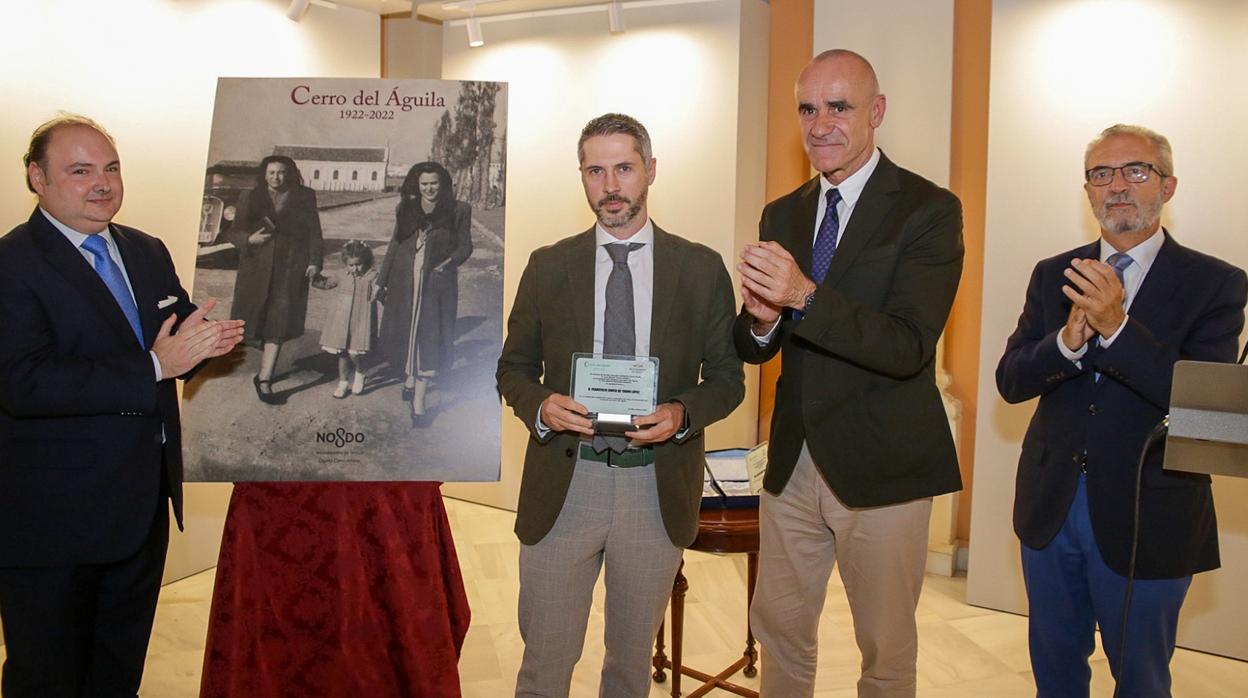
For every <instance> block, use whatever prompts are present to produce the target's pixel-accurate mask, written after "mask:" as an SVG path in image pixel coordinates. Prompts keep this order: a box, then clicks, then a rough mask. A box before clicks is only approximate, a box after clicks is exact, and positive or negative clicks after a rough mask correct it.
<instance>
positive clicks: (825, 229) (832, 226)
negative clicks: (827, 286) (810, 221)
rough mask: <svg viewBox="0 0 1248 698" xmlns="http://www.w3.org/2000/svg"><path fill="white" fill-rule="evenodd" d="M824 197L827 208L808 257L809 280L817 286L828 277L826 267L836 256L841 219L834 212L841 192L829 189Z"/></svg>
mask: <svg viewBox="0 0 1248 698" xmlns="http://www.w3.org/2000/svg"><path fill="white" fill-rule="evenodd" d="M824 196H826V197H827V199H828V206H827V209H826V210H824V212H823V221H822V222H820V223H819V234H818V235H816V236H815V247H814V250H812V252H811V255H810V278H811V279H812V280H813V281H814V282H815V283H817V284H821V283H823V279H824V277H826V276H827V275H828V267H829V266H830V265H831V264H832V257H833V256H835V255H836V242H837V240H836V236H837V234H838V233H839V232H840V227H841V218H840V216H839V215H838V214H837V212H836V205H837V204H838V203H840V201H841V192H840V191H838V190H836V189H829V190H828V193H827V194H825V195H824Z"/></svg>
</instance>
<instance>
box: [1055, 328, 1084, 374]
mask: <svg viewBox="0 0 1248 698" xmlns="http://www.w3.org/2000/svg"><path fill="white" fill-rule="evenodd" d="M1057 350H1058V351H1060V352H1062V356H1065V357H1066V358H1067V359H1069V360H1070V361H1073V362H1074V364H1075V365H1076V366H1079V368H1083V366H1081V365H1080V363H1079V360H1080V359H1082V358H1083V355H1084V354H1086V353H1088V345H1087V344H1084V345H1083V346H1081V347H1079V351H1072V350H1071V349H1068V348H1067V347H1066V343H1065V342H1063V341H1062V333H1061V332H1058V333H1057Z"/></svg>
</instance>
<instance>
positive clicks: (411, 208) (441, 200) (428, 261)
mask: <svg viewBox="0 0 1248 698" xmlns="http://www.w3.org/2000/svg"><path fill="white" fill-rule="evenodd" d="M394 217H395V225H394V235H393V236H392V237H391V238H390V246H389V248H388V249H387V252H386V256H385V259H383V260H382V263H381V271H380V272H379V273H378V276H377V285H378V286H379V287H380V289H381V292H382V294H383V296H382V297H383V298H384V302H385V313H384V314H383V315H382V318H381V336H380V340H379V341H380V345H381V348H382V351H383V352H385V353H386V356H387V357H388V359H389V362H390V367H391V369H392V370H394V371H395V372H396V373H400V372H401V373H402V375H403V392H402V397H403V399H404V400H405V401H407V402H408V403H409V404H410V405H411V413H412V426H421V425H422V424H423V423H424V414H425V393H426V391H427V389H428V381H429V379H431V378H433V377H434V376H436V375H437V373H438V371H441V370H444V369H448V368H450V366H451V363H452V361H453V358H452V356H451V351H452V347H453V346H454V343H455V318H456V314H457V312H458V308H457V306H458V304H459V272H458V269H459V265H461V264H463V263H464V260H466V259H468V257H469V255H471V254H472V234H471V226H472V207H471V206H470V205H469V204H467V203H465V202H462V201H456V200H455V193H454V190H453V187H452V184H451V175H450V173H448V172H447V171H446V168H444V167H442V166H441V165H439V164H438V163H436V162H422V163H419V164H417V165H413V166H412V169H411V170H409V171H408V173H407V177H405V178H404V179H403V185H402V186H401V187H400V188H399V205H398V208H397V209H396V210H395V216H394Z"/></svg>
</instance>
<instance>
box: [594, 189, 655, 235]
mask: <svg viewBox="0 0 1248 698" xmlns="http://www.w3.org/2000/svg"><path fill="white" fill-rule="evenodd" d="M648 195H649V190H647V189H643V190H642V192H641V194H640V195H638V197H637V201H635V202H634V201H632V200H631V199H626V198H624V197H623V196H620V195H619V194H608V195H606V196H604V197H602V198H601V199H599V200H598V203H596V204H592V205H590V208H592V209H593V210H594V215H595V216H597V217H598V222H599V223H601V224H602V227H604V228H607V229H611V228H623V227H624V226H626V225H628V224H629V222H631V221H632V220H633V219H634V218H636V217H637V214H638V213H641V209H642V208H643V207H644V206H645V205H646V197H647V196H648ZM613 201H619V202H621V203H624V204H627V205H628V208H625V209H622V210H620V212H619V213H611V212H610V211H608V210H606V208H605V207H606V205H607V204H609V203H611V202H613Z"/></svg>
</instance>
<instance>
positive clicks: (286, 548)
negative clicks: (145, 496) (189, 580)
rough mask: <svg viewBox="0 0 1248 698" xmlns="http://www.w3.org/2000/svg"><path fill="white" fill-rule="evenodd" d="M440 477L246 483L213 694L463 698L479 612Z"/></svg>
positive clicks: (227, 545) (216, 645)
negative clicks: (474, 616)
mask: <svg viewBox="0 0 1248 698" xmlns="http://www.w3.org/2000/svg"><path fill="white" fill-rule="evenodd" d="M438 487H439V486H438V483H428V482H415V483H390V482H387V483H337V482H335V483H312V482H272V483H239V484H237V485H235V487H234V494H233V497H232V498H231V500H230V509H229V514H228V516H227V518H226V525H225V535H224V538H223V539H222V541H221V555H220V560H219V563H218V566H217V577H216V589H215V591H214V593H213V601H212V611H211V617H210V619H209V627H208V640H207V645H206V648H205V652H204V671H203V678H202V683H201V694H200V695H201V696H203V697H204V698H217V697H225V696H229V697H232V698H251V697H255V696H265V697H266V698H280V697H285V696H291V697H294V696H299V697H300V698H307V697H312V696H326V697H331V696H332V697H338V696H369V697H370V698H374V697H375V698H384V697H388V696H395V697H407V696H413V697H416V696H419V697H422V698H424V697H429V698H442V697H455V696H459V695H460V689H459V673H458V666H457V664H458V660H459V652H460V649H461V648H462V646H463V641H464V636H465V634H466V633H467V631H468V621H469V615H470V613H469V608H468V600H467V597H466V595H465V593H464V584H463V578H462V576H461V575H460V570H459V562H458V559H457V558H456V555H455V546H454V542H453V541H452V540H451V531H450V525H449V522H448V521H447V518H446V510H445V508H444V507H443V504H442V497H441V493H440V492H439V489H438Z"/></svg>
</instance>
